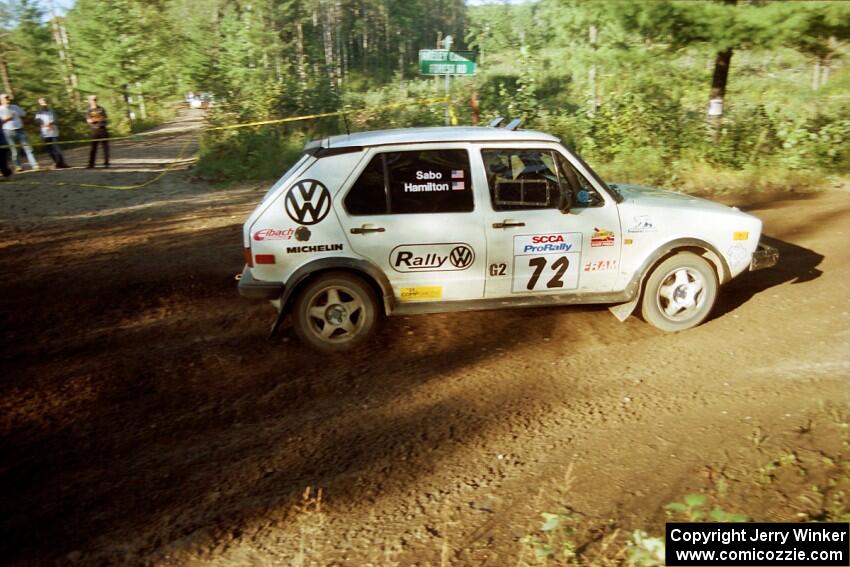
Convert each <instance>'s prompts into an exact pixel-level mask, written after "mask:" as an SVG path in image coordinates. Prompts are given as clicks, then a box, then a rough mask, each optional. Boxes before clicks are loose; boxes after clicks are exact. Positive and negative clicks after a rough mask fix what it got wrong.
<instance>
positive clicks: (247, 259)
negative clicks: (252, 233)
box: [245, 248, 254, 268]
mask: <svg viewBox="0 0 850 567" xmlns="http://www.w3.org/2000/svg"><path fill="white" fill-rule="evenodd" d="M245 264H247V266H248V267H249V268H253V267H254V257H253V256H251V249H250V248H245Z"/></svg>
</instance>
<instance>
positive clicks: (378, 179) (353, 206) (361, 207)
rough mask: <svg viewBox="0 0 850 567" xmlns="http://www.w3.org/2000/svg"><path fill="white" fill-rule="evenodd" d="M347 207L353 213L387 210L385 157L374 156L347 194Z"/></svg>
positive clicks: (376, 213)
mask: <svg viewBox="0 0 850 567" xmlns="http://www.w3.org/2000/svg"><path fill="white" fill-rule="evenodd" d="M345 209H346V210H347V211H348V213H349V214H352V215H383V214H386V212H387V193H386V190H385V187H384V158H383V155H381V154H378V155H376V156H374V157H373V158H372V161H370V162H369V165H367V166H366V169H364V170H363V173H361V174H360V177H358V178H357V181H355V182H354V185H353V186H352V187H351V190H350V191H349V192H348V195H346V196H345Z"/></svg>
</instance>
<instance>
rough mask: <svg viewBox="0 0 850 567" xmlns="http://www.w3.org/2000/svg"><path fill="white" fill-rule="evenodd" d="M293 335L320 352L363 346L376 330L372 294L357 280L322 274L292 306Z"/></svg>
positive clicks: (340, 275)
mask: <svg viewBox="0 0 850 567" xmlns="http://www.w3.org/2000/svg"><path fill="white" fill-rule="evenodd" d="M292 315H293V322H294V324H295V325H294V327H295V333H296V334H297V335H298V337H299V338H300V339H301V340H302V341H303V342H304V343H305V344H307V345H308V346H310V347H311V348H313V349H315V350H318V351H320V352H342V351H346V350H350V349H353V348H356V347H357V346H358V345H361V344H363V343H364V342H365V341H367V340H368V339H369V337H370V336H372V335H373V334H374V332H375V331H376V330H377V326H378V320H379V316H380V313H379V311H378V304H377V301H376V299H375V294H374V292H373V291H372V289H371V288H370V287H369V285H368V284H367V283H366V282H364V281H363V280H362V279H361V278H359V277H357V276H355V275H352V274H347V273H343V272H331V273H328V274H323V275H321V276H319V277H318V278H316V279H315V280H313V281H312V282H310V283H308V284H307V285H306V287H304V289H302V290H301V291H300V293H299V294H298V296H297V297H296V299H295V303H294V305H293V313H292Z"/></svg>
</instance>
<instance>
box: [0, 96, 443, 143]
mask: <svg viewBox="0 0 850 567" xmlns="http://www.w3.org/2000/svg"><path fill="white" fill-rule="evenodd" d="M448 101H449V99H448V98H447V97H440V98H426V99H419V100H411V101H406V102H396V103H392V104H385V105H381V106H372V107H365V108H357V109H348V110H337V111H334V112H320V113H316V114H305V115H303V116H289V117H287V118H275V119H272V120H258V121H256V122H243V123H241V124H231V125H228V126H209V127H206V128H201V129H200V131H201V132H207V131H212V130H235V129H238V128H255V127H257V126H267V125H269V124H285V123H287V122H298V121H301V120H315V119H316V118H327V117H330V116H343V115H345V114H351V113H354V112H363V111H365V110H387V109H390V108H399V107H402V106H412V105H419V104H421V105H425V106H430V105H432V104H437V103H441V102H448ZM450 112H454V111H453V110H452V109H451V107H450ZM453 124H457V121H456V117H455V119H454V122H453ZM194 131H195V130H194V129H192V130H169V131H168V132H139V133H136V134H129V135H127V136H110V137H107V138H80V139H76V140H62V141H57V142H50V143H48V142H35V143H30V144H27V145H28V146H30V147H36V148H37V147H43V146H49V145H52V144H58V145H65V144H82V143H89V142H114V141H117V140H140V139H142V138H154V137H159V136H178V135H180V134H183V133H187V132H194ZM20 145H21V144H17V146H20ZM11 147H12V145H11V144H6V145H0V148H11Z"/></svg>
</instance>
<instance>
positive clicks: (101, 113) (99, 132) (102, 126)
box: [86, 95, 109, 168]
mask: <svg viewBox="0 0 850 567" xmlns="http://www.w3.org/2000/svg"><path fill="white" fill-rule="evenodd" d="M106 120H107V118H106V109H105V108H103V107H102V106H100V105H99V104H97V96H95V95H89V108H88V110H86V122H88V124H89V126H91V137H92V142H91V150H90V151H89V165H88V166H89V167H90V168H91V167H94V160H95V158H96V157H97V145H98V144H101V145H102V146H103V167H109V142H108V141H107V140H104V139H103V138H108V137H109V130H107V128H106Z"/></svg>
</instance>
